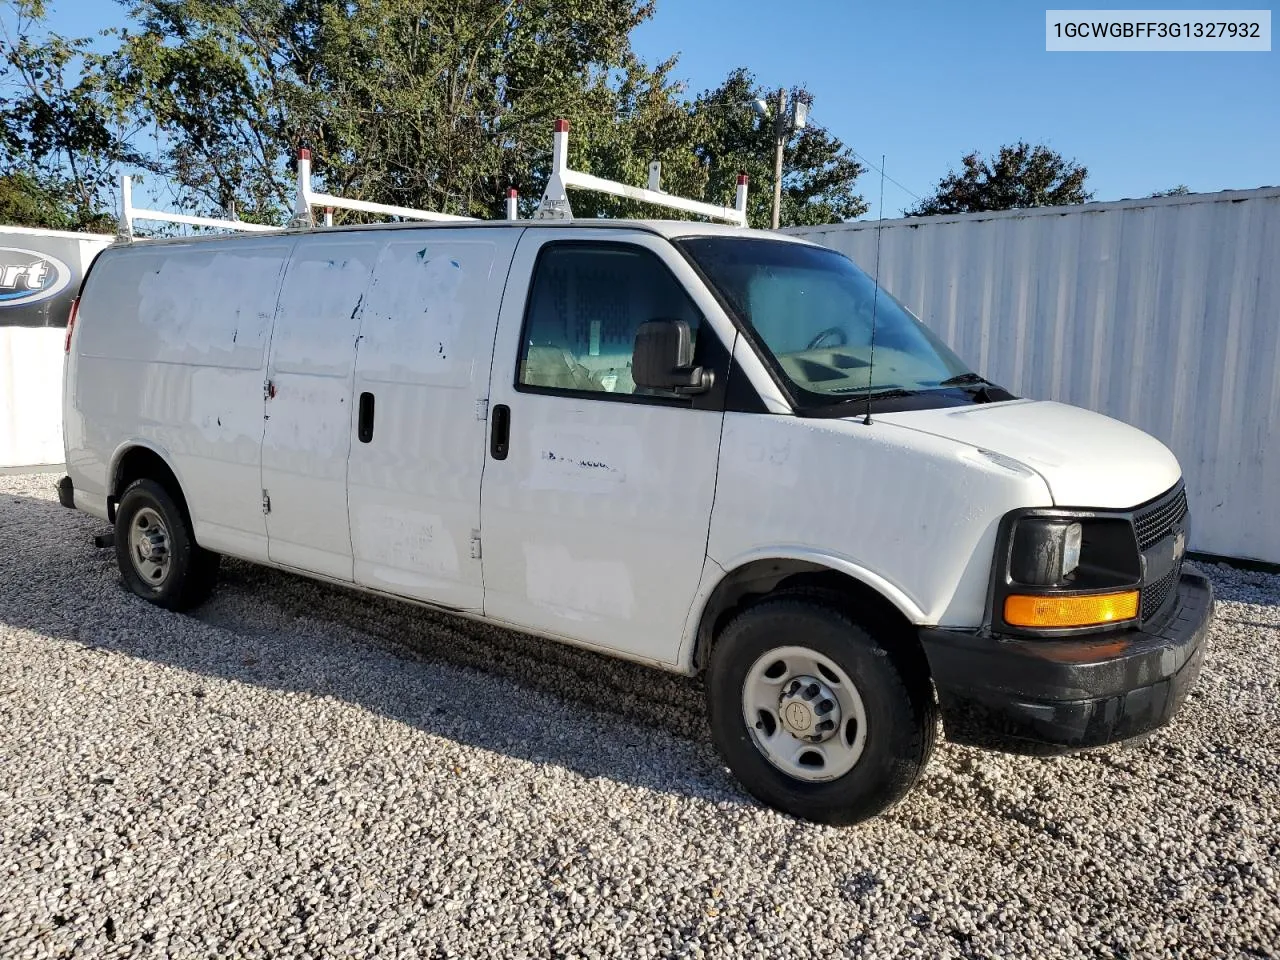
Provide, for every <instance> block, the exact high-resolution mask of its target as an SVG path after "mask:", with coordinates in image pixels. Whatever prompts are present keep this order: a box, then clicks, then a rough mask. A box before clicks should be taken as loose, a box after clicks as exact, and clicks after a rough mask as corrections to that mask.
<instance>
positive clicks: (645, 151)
mask: <svg viewBox="0 0 1280 960" xmlns="http://www.w3.org/2000/svg"><path fill="white" fill-rule="evenodd" d="M8 2H9V3H10V4H11V5H14V6H15V8H16V9H17V10H19V12H20V14H21V16H20V18H19V19H20V21H22V22H21V23H20V29H19V30H18V31H17V35H16V37H14V38H7V39H6V40H5V49H4V62H5V63H6V64H9V69H10V71H11V72H14V73H15V76H17V77H20V78H21V79H23V80H24V81H25V82H26V86H27V87H28V88H29V92H28V93H27V94H25V95H24V98H23V99H21V101H20V102H15V103H14V104H13V105H12V106H8V105H6V107H5V108H4V110H3V112H2V113H0V119H2V120H3V123H4V125H3V127H0V136H3V137H4V143H5V148H6V153H5V157H6V158H7V159H8V160H9V161H11V162H8V163H7V164H6V166H5V168H4V169H2V170H0V173H8V172H10V171H12V172H20V173H22V174H23V175H24V176H27V177H29V178H31V179H30V181H29V182H28V181H22V183H23V184H24V185H25V187H27V188H30V187H32V185H33V184H36V183H38V184H41V185H42V186H43V188H45V190H46V193H47V195H48V197H50V198H52V197H61V196H73V198H74V200H75V203H74V206H75V208H76V209H79V210H82V211H83V212H84V213H85V215H88V214H89V213H91V212H92V211H94V210H101V209H103V208H104V206H105V204H104V201H105V199H106V194H107V193H108V192H109V181H110V179H111V178H112V177H113V176H114V175H115V173H116V172H117V170H118V168H120V167H121V166H124V167H129V168H135V169H142V170H153V171H155V172H158V173H162V174H163V175H164V176H165V177H166V178H167V179H168V180H169V181H170V182H172V183H173V184H174V185H176V188H177V190H176V194H175V195H174V196H173V197H171V198H170V201H171V202H174V203H176V204H177V205H178V206H180V207H182V208H184V209H189V210H193V211H196V212H200V213H213V214H215V215H222V214H224V213H225V212H226V211H228V210H230V209H232V208H234V210H235V212H236V215H238V216H240V217H242V218H243V219H246V220H252V221H257V222H264V223H283V222H285V220H286V219H287V218H288V216H289V212H290V210H291V208H292V206H293V192H294V187H295V178H294V172H295V171H294V166H295V160H294V158H295V157H296V156H297V151H298V150H299V148H301V147H308V148H309V149H310V150H311V153H312V158H313V173H314V176H315V177H316V181H317V186H318V188H319V189H322V190H324V191H326V192H330V193H336V194H341V195H343V196H346V197H351V198H354V199H361V200H371V201H375V202H380V203H389V204H395V205H399V206H408V207H425V208H428V209H433V210H442V211H445V212H449V213H455V214H464V215H471V216H480V217H491V216H496V215H500V214H501V211H502V205H503V198H504V197H505V194H506V190H507V188H508V187H510V186H514V187H516V188H517V189H518V190H519V192H520V195H521V197H522V203H523V205H524V210H523V212H524V214H526V215H527V214H529V213H531V212H532V210H533V208H534V207H535V206H536V204H537V202H538V200H539V199H540V197H541V193H542V190H543V187H544V185H545V182H546V178H547V174H548V173H549V167H550V160H551V129H552V122H553V121H554V120H555V119H557V118H560V117H563V118H565V119H568V120H569V121H570V122H571V129H572V131H573V132H572V135H571V137H570V163H571V164H572V166H573V167H574V168H575V169H580V170H584V171H587V172H590V173H595V174H597V175H599V176H603V177H607V178H609V179H615V180H622V181H624V182H628V183H634V184H643V183H644V182H645V180H646V177H647V168H648V164H649V161H651V160H654V159H657V160H661V161H662V169H663V188H664V189H666V190H669V191H670V192H672V193H678V194H681V195H684V196H693V197H700V198H702V199H705V200H709V201H712V202H716V203H721V204H726V205H730V204H732V202H733V197H734V193H735V185H736V175H737V173H738V172H739V171H745V172H747V173H749V174H750V175H751V177H752V183H753V188H752V204H751V220H752V222H753V224H757V225H763V224H765V223H767V221H768V209H769V203H770V194H769V191H770V189H771V185H772V173H773V140H772V133H771V130H770V129H769V125H768V124H759V123H757V122H756V118H755V115H754V114H753V112H752V111H751V109H750V106H749V105H750V102H751V100H752V99H753V98H754V97H756V96H759V95H760V92H761V91H760V90H759V89H758V88H757V86H756V83H755V80H754V78H753V77H751V75H750V74H749V73H747V72H746V71H745V70H739V71H735V72H734V73H732V74H731V75H730V76H729V78H728V79H727V80H726V81H725V83H724V84H722V85H721V86H720V87H718V88H717V89H715V90H711V91H707V92H705V93H703V94H702V95H701V96H699V97H697V98H694V99H692V100H689V99H686V98H685V97H684V91H683V87H682V86H681V85H680V84H679V83H677V82H675V81H674V80H673V72H674V70H675V67H676V60H675V58H674V57H673V58H671V59H669V60H667V61H664V62H662V63H658V64H656V65H649V64H646V63H645V62H643V61H642V60H641V59H640V58H639V57H637V56H636V54H635V53H634V51H633V50H632V48H631V42H630V35H631V31H632V30H633V29H634V28H635V27H636V26H637V25H639V24H640V23H642V22H644V20H646V19H647V18H648V17H650V16H651V15H652V12H653V4H654V0H466V2H459V0H121V2H122V3H124V4H126V5H127V17H128V22H127V25H126V26H125V27H123V28H120V29H118V30H115V31H111V32H109V34H110V35H109V36H108V37H107V38H106V39H107V41H109V42H108V43H107V44H106V46H107V47H109V49H106V50H105V51H99V50H97V49H96V48H94V47H91V46H90V43H89V41H87V40H64V39H62V38H60V37H56V36H46V38H45V39H44V40H41V41H40V42H39V43H37V42H35V41H33V40H31V39H30V37H31V36H34V35H35V32H36V31H35V30H34V29H32V28H33V27H34V26H35V25H36V24H37V23H38V21H39V18H40V16H41V15H42V13H43V8H42V2H43V0H8ZM73 67H74V70H73V69H72V68H73ZM42 84H43V86H42ZM140 143H145V144H146V145H147V148H148V149H147V150H145V151H141V150H139V149H138V148H137V144H140ZM144 153H145V157H144V156H143V154H144ZM786 157H787V166H786V170H787V174H786V178H785V182H784V191H783V213H782V220H783V223H788V224H792V223H816V222H825V221H830V220H833V219H841V218H847V217H853V216H857V215H858V214H860V213H862V212H863V211H864V210H865V204H863V202H862V199H861V197H859V196H857V194H856V193H855V192H854V181H855V180H856V178H857V176H858V175H859V173H861V172H862V168H861V166H860V165H859V164H858V163H857V161H856V159H855V158H854V157H853V155H852V154H851V152H850V151H848V150H847V148H845V147H844V145H843V144H841V143H840V141H839V140H837V139H835V138H834V137H832V136H831V135H830V134H829V133H828V132H827V131H825V130H823V129H822V128H821V127H818V126H810V127H809V128H808V129H806V130H804V131H802V132H800V133H798V134H796V135H794V136H792V137H791V139H790V141H789V142H788V144H787V150H786ZM24 164H25V165H24ZM18 183H19V181H14V184H15V185H17V184H18ZM68 185H69V186H70V187H72V188H74V189H72V190H70V192H69V191H68V189H67V188H68ZM32 197H33V198H34V197H35V194H32ZM571 200H572V204H573V208H574V212H575V214H576V215H577V216H587V217H591V216H599V215H619V214H627V215H634V214H638V213H655V211H647V210H644V209H642V208H641V207H640V205H637V204H635V203H633V202H631V201H627V200H624V199H619V198H613V197H608V196H600V195H597V194H591V193H583V192H575V193H574V194H573V196H572V197H571ZM42 204H43V201H42ZM14 209H16V208H14ZM660 215H663V216H671V215H672V214H671V212H670V211H665V212H662V213H661V214H660ZM341 216H342V214H341V213H340V217H341Z"/></svg>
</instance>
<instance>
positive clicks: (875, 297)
mask: <svg viewBox="0 0 1280 960" xmlns="http://www.w3.org/2000/svg"><path fill="white" fill-rule="evenodd" d="M883 227H884V154H883V153H882V154H880V219H879V220H877V221H876V275H875V285H876V288H875V292H874V293H872V294H871V356H870V358H868V360H867V415H866V417H864V418H863V421H862V422H863V423H864V424H866V425H867V426H871V384H872V383H874V382H875V381H874V380H872V379H871V377H872V374H873V373H874V371H875V369H876V305H877V304H878V303H879V302H880V231H881V229H882V228H883Z"/></svg>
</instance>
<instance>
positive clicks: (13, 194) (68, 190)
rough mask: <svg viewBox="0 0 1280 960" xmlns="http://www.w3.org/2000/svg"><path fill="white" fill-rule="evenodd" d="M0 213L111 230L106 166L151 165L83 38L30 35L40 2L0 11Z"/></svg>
mask: <svg viewBox="0 0 1280 960" xmlns="http://www.w3.org/2000/svg"><path fill="white" fill-rule="evenodd" d="M0 13H6V14H8V16H7V17H5V18H3V19H0V28H2V31H3V32H0V89H2V90H3V91H4V95H3V99H2V100H0V216H3V217H4V218H5V219H6V220H7V221H8V222H14V221H18V222H21V223H24V224H27V225H32V226H44V227H49V228H52V229H63V230H84V229H87V230H110V229H112V227H113V225H114V219H113V218H112V217H111V216H110V215H109V214H104V213H103V211H104V210H105V209H107V208H108V207H109V205H110V204H109V197H110V194H111V185H112V181H113V177H114V169H115V168H116V167H117V166H118V165H119V164H122V163H123V164H128V165H130V166H132V167H135V168H138V169H140V170H146V169H149V168H154V164H153V163H151V162H150V161H149V160H148V159H147V158H146V157H143V156H142V155H140V154H139V153H138V152H137V151H136V150H135V149H133V148H132V147H131V146H130V143H129V140H130V136H131V134H132V133H133V132H136V128H131V127H130V125H129V117H128V115H127V111H126V110H124V109H122V108H121V106H120V105H119V98H118V97H117V95H116V91H114V90H113V89H112V88H111V85H110V81H109V80H108V78H107V75H106V73H105V72H104V70H103V66H104V62H105V61H104V58H103V57H102V56H101V55H100V54H98V53H95V52H94V51H92V50H91V49H90V41H89V40H88V39H87V38H79V39H67V38H65V37H62V36H59V35H58V34H51V33H48V34H44V35H43V36H37V32H36V31H35V30H34V29H33V27H34V26H35V25H36V24H38V23H39V21H40V20H41V19H42V18H43V16H44V14H45V7H44V3H43V0H11V2H9V3H7V4H6V5H4V7H3V8H0Z"/></svg>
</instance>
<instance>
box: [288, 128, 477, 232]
mask: <svg viewBox="0 0 1280 960" xmlns="http://www.w3.org/2000/svg"><path fill="white" fill-rule="evenodd" d="M312 207H326V208H336V209H339V210H356V211H358V212H360V213H380V214H382V215H383V216H387V217H404V218H405V219H406V220H451V221H460V220H461V221H472V222H474V221H475V220H476V218H475V217H460V216H457V215H455V214H452V213H437V212H435V211H434V210H416V209H414V208H413V207H396V206H392V205H391V204H388V203H370V202H369V201H368V200H348V199H346V198H345V197H335V196H334V195H333V194H329V193H317V192H316V191H314V190H312V189H311V151H310V150H308V149H306V148H305V147H304V148H302V149H301V150H299V151H298V198H297V203H296V204H295V206H294V210H293V220H292V221H290V223H289V226H290V227H314V226H315V225H316V221H315V217H314V216H313V215H312V213H311V208H312Z"/></svg>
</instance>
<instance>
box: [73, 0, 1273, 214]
mask: <svg viewBox="0 0 1280 960" xmlns="http://www.w3.org/2000/svg"><path fill="white" fill-rule="evenodd" d="M52 6H53V17H52V22H53V25H54V27H55V29H58V30H60V31H62V32H64V33H87V32H91V31H93V30H96V29H99V28H101V27H104V26H109V25H113V24H116V23H120V22H122V20H123V14H122V12H121V11H122V8H121V7H119V6H118V5H117V4H116V3H115V2H114V0H53V2H52ZM1066 6H1068V5H1067V4H1065V3H1062V2H1060V0H1059V2H1056V3H1053V4H1048V3H1045V4H1033V3H1026V2H997V0H961V2H956V0H952V2H941V3H932V4H931V3H913V4H907V3H886V2H880V3H868V2H865V0H787V2H785V3H783V2H779V0H732V2H730V0H658V3H657V14H656V16H655V17H654V19H653V20H652V21H650V22H649V23H646V24H644V25H643V26H641V27H640V28H639V30H637V31H636V33H635V35H634V38H633V40H634V43H635V46H636V49H637V51H638V52H639V53H640V54H641V56H643V57H644V58H645V59H646V60H648V61H650V62H656V61H658V60H661V59H664V58H665V57H667V56H670V55H671V54H672V53H679V54H680V62H679V64H678V66H677V68H676V71H675V75H676V76H677V77H678V78H680V79H682V80H684V81H686V82H687V83H688V84H689V88H690V91H691V92H698V91H700V90H703V89H705V88H708V87H713V86H715V85H716V84H718V83H719V81H720V80H721V79H723V77H724V76H725V75H726V74H727V73H728V72H729V71H730V70H731V69H733V68H734V67H737V66H739V65H744V66H747V67H749V68H750V69H751V70H752V71H753V72H754V73H755V74H756V76H757V78H758V79H759V81H760V82H761V83H762V84H764V85H765V86H770V87H775V88H776V87H778V86H791V85H795V84H800V85H803V86H804V87H806V88H807V89H808V90H809V91H810V92H812V93H813V95H814V106H813V117H814V119H815V120H816V121H817V122H819V123H822V124H823V125H824V126H826V127H828V128H829V129H830V130H831V131H832V132H833V133H834V134H835V135H836V136H838V137H840V139H842V140H843V141H844V142H845V143H847V144H849V145H850V146H851V147H853V149H855V150H856V151H858V153H860V154H861V155H862V156H864V157H866V158H869V159H871V160H872V161H873V162H874V163H876V164H879V162H880V156H881V154H884V155H885V156H886V160H885V166H886V170H887V172H888V174H889V176H890V177H893V178H894V179H895V180H897V181H899V182H900V183H901V184H903V185H904V186H905V187H906V188H908V189H909V190H911V191H913V192H915V193H917V194H921V195H925V194H928V193H929V192H931V190H932V188H933V187H934V186H935V185H936V183H937V181H938V180H939V178H941V177H942V176H943V175H944V174H945V173H946V172H947V169H948V168H949V167H956V166H959V162H960V157H961V156H962V155H963V154H964V153H966V152H968V151H969V150H972V149H978V150H981V151H983V152H984V153H988V152H992V151H994V150H995V149H996V148H997V147H998V146H999V145H1000V144H1002V143H1008V142H1011V141H1014V140H1018V139H1024V140H1029V141H1032V142H1045V143H1048V144H1049V145H1050V146H1051V147H1052V148H1053V149H1055V150H1058V151H1059V152H1061V153H1063V154H1065V155H1066V156H1068V157H1074V158H1075V159H1077V160H1078V161H1080V162H1081V163H1083V164H1084V165H1085V166H1087V167H1088V168H1089V186H1090V187H1091V188H1092V189H1093V191H1094V193H1095V199H1098V200H1118V199H1122V198H1125V197H1140V196H1145V195H1147V194H1149V193H1151V192H1152V191H1154V190H1161V189H1166V188H1169V187H1172V186H1175V185H1176V184H1179V183H1185V184H1186V185H1187V186H1189V187H1190V188H1191V189H1192V190H1194V191H1216V190H1227V189H1247V188H1251V187H1258V186H1264V185H1265V186H1269V185H1275V184H1280V52H1278V51H1277V50H1276V49H1275V43H1274V39H1273V50H1272V51H1271V52H1269V53H1048V52H1046V51H1045V49H1044V22H1045V10H1046V8H1049V7H1052V8H1053V9H1059V8H1062V7H1066ZM1080 6H1087V7H1089V8H1091V9H1101V8H1114V9H1133V8H1135V7H1137V6H1138V5H1137V4H1135V3H1129V4H1106V3H1099V2H1096V0H1094V2H1091V3H1088V4H1081V5H1080ZM1151 6H1155V5H1154V4H1152V5H1151ZM1207 6H1208V4H1207V3H1205V2H1204V0H1202V2H1201V3H1200V4H1178V3H1171V2H1170V0H1161V3H1160V7H1161V8H1165V9H1177V8H1189V9H1195V8H1199V9H1203V8H1205V7H1207ZM1241 6H1248V5H1247V4H1241ZM1273 31H1274V27H1273ZM859 185H860V187H861V190H862V193H863V194H864V196H866V198H867V200H868V201H869V202H870V203H871V206H872V209H871V212H870V214H869V215H870V216H875V215H876V212H877V211H876V199H877V193H878V190H879V178H878V176H877V175H876V174H874V173H869V174H867V175H865V176H863V177H862V178H861V180H860V181H859ZM914 202H915V201H914V198H913V197H912V196H911V195H910V194H909V193H907V192H905V191H904V190H902V189H901V188H899V187H898V186H896V185H894V184H893V183H888V182H886V184H885V197H884V206H885V215H886V216H896V215H898V214H899V213H900V212H901V210H902V209H903V208H904V207H907V206H910V205H911V204H913V203H914Z"/></svg>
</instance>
